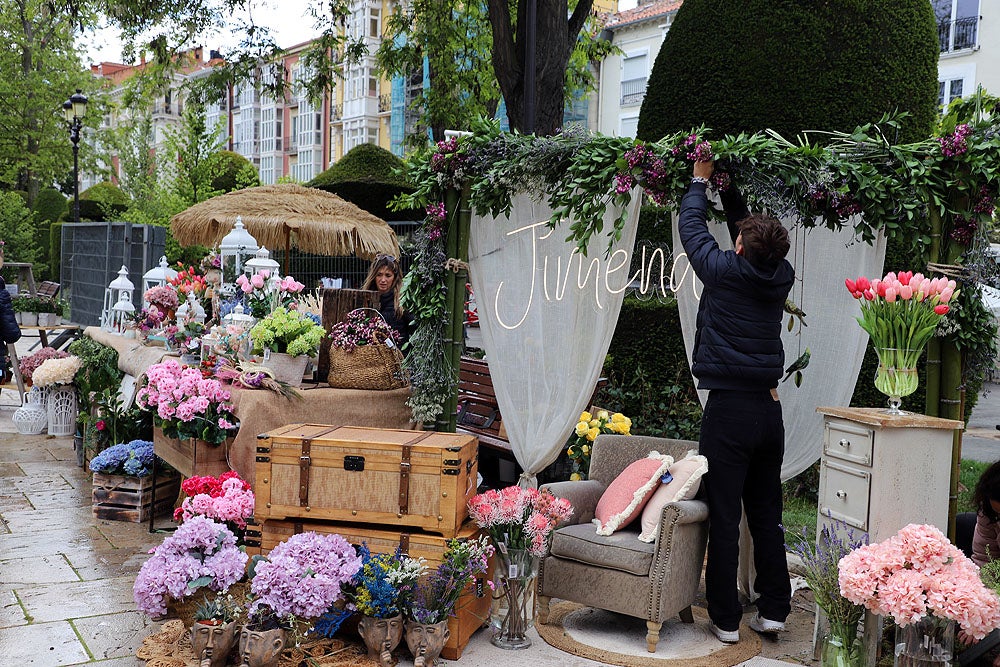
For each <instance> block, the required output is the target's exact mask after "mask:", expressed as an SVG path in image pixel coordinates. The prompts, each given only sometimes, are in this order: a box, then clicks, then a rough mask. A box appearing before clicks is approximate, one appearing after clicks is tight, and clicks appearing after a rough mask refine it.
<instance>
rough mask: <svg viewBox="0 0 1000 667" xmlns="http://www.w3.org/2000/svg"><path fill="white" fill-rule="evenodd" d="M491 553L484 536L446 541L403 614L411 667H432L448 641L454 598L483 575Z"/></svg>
mask: <svg viewBox="0 0 1000 667" xmlns="http://www.w3.org/2000/svg"><path fill="white" fill-rule="evenodd" d="M492 554H493V547H492V546H490V544H489V541H488V540H487V538H486V537H485V536H483V537H480V538H479V539H476V540H456V539H452V540H449V541H448V549H447V550H446V551H445V552H444V560H443V562H442V563H441V564H440V565H438V566H437V569H435V570H434V571H433V572H431V574H430V576H429V577H428V578H427V581H426V582H424V583H422V584H420V585H419V586H417V587H416V588H415V589H414V590H413V593H412V594H411V595H409V600H408V601H407V602H408V604H405V605H403V615H404V616H405V618H406V645H407V647H409V649H410V653H412V654H413V659H414V664H422V665H424V667H433V665H434V663H435V661H436V660H437V658H438V656H439V655H440V654H441V649H443V648H444V645H445V642H447V641H448V637H449V631H448V619H449V618H451V617H452V616H453V615H454V612H455V605H456V604H457V602H458V598H459V597H460V596H461V595H462V592H463V591H464V590H465V589H466V587H468V586H469V585H470V584H471V583H472V582H473V581H475V579H476V577H480V576H483V575H484V574H486V570H487V568H488V567H489V565H488V559H489V557H490V556H491V555H492Z"/></svg>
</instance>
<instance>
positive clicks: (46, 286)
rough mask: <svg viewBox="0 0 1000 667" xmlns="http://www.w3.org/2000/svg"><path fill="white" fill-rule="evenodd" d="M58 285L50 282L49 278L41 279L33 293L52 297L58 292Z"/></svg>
mask: <svg viewBox="0 0 1000 667" xmlns="http://www.w3.org/2000/svg"><path fill="white" fill-rule="evenodd" d="M59 287H60V285H59V283H56V282H52V281H51V280H43V281H42V282H40V283H38V287H37V289H36V290H35V293H36V294H37V295H38V296H44V297H48V298H50V299H54V298H55V297H56V295H57V294H59Z"/></svg>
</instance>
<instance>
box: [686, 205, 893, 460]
mask: <svg viewBox="0 0 1000 667" xmlns="http://www.w3.org/2000/svg"><path fill="white" fill-rule="evenodd" d="M783 222H784V224H785V226H786V227H788V228H789V234H788V236H789V241H790V242H791V249H790V250H789V251H788V257H787V259H788V261H789V262H791V263H792V266H794V267H795V285H794V287H792V292H791V294H789V295H788V296H789V298H790V299H791V300H792V301H794V302H795V303H796V304H797V305H798V306H799V307H800V308H801V309H802V310H803V311H804V312H805V313H806V318H805V321H806V324H807V325H808V326H805V327H800V326H799V325H798V323H797V322H796V325H795V327H794V329H793V330H792V332H789V331H788V329H787V328H782V334H781V338H782V342H783V343H784V346H785V367H786V368H787V367H788V366H789V365H790V364H791V363H792V362H793V361H795V360H796V359H797V358H798V357H799V355H800V354H801V353H802V352H803V351H805V349H806V348H809V350H810V352H811V355H812V356H811V360H810V362H809V366H808V368H806V369H805V370H804V371H803V372H802V385H801V386H799V387H796V386H795V382H794V378H789V379H788V380H787V381H785V382H781V383H779V384H778V395H779V396H780V398H781V405H782V413H783V415H784V420H785V459H784V465H783V466H782V468H781V478H782V479H783V480H787V479H791V478H792V477H795V476H796V475H798V474H799V473H800V472H802V471H803V470H805V469H806V468H808V467H809V466H810V465H812V464H813V462H814V461H816V460H817V459H818V458H819V456H820V453H821V452H822V449H823V418H822V415H820V414H818V413H817V412H816V408H817V407H820V406H846V405H848V404H849V403H850V400H851V395H852V394H853V393H854V385H855V381H856V380H857V379H858V371H859V370H860V369H861V361H862V359H863V358H864V353H865V347H866V346H867V345H868V334H867V333H865V332H864V330H863V329H862V328H861V327H860V326H859V325H858V324H857V322H855V321H854V318H855V317H856V316H857V315H859V314H860V309H859V307H858V304H857V302H856V301H855V300H854V297H852V296H851V295H850V294H849V293H848V292H847V289H846V288H845V287H844V279H845V278H851V279H854V278H857V277H858V276H861V275H864V276H868V277H869V278H873V277H875V276H876V275H879V276H880V275H881V270H882V264H883V262H884V261H885V237H884V236H883V235H881V234H879V236H878V238H877V240H876V242H875V243H874V244H873V245H868V244H866V243H864V242H861V241H856V240H855V237H854V233H853V231H852V229H851V227H852V225H850V224H848V225H847V226H845V228H844V229H842V230H841V231H839V232H833V231H830V230H828V229H826V228H819V227H817V228H814V229H811V230H806V229H803V228H802V227H801V226H795V227H793V225H792V223H791V222H790V221H789V220H784V221H783ZM708 224H709V229H710V230H711V231H712V234H713V236H714V237H715V238H716V240H717V241H718V242H719V247H721V248H722V249H723V250H729V249H732V247H733V245H732V242H731V241H730V239H729V232H728V229H727V227H726V225H725V223H714V222H709V223H708ZM673 236H674V248H675V253H674V255H675V260H674V274H673V284H672V287H674V288H675V290H676V296H677V303H678V308H679V310H680V320H681V330H682V331H683V334H684V346H685V348H686V350H687V355H688V363H689V364H690V362H691V350H692V347H693V345H694V333H695V318H696V316H697V313H698V295H700V294H701V289H702V285H701V281H700V280H697V278H695V276H694V271H693V270H691V268H690V265H689V264H688V263H687V258H686V256H683V255H682V253H683V247H682V246H681V242H680V239H679V238H678V236H677V220H676V216H675V218H674V233H673ZM787 319H788V316H787V314H786V317H785V323H786V324H787ZM871 380H872V379H871V378H861V380H860V381H861V382H865V381H871ZM699 395H700V397H701V402H702V405H704V403H705V400H706V399H707V397H708V394H707V392H699Z"/></svg>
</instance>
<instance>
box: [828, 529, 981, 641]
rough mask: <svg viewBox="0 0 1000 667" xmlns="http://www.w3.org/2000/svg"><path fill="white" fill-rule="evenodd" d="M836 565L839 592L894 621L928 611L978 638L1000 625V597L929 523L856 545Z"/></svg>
mask: <svg viewBox="0 0 1000 667" xmlns="http://www.w3.org/2000/svg"><path fill="white" fill-rule="evenodd" d="M838 567H839V573H838V582H839V584H840V594H841V595H843V596H844V597H845V598H847V599H848V600H850V601H851V602H854V603H855V604H861V605H864V606H865V607H866V608H868V609H869V610H870V611H872V612H873V613H875V614H878V615H880V616H892V617H893V619H895V621H896V624H897V625H900V626H906V625H912V624H914V623H916V622H918V621H920V620H921V619H922V618H924V617H925V616H933V617H935V618H938V619H948V620H951V621H955V622H956V623H958V625H959V626H960V627H961V629H962V630H964V631H965V633H966V634H967V635H968V636H970V637H972V638H975V639H977V640H978V639H982V638H983V637H985V636H986V635H987V634H989V633H990V632H991V631H992V630H993V629H994V628H996V627H998V626H1000V597H998V596H997V594H996V593H995V592H993V591H992V590H990V589H989V588H987V587H986V586H985V585H984V584H983V582H982V581H981V580H980V579H979V568H978V567H976V565H975V564H974V563H973V562H972V561H971V560H969V559H968V558H967V557H966V556H965V554H963V553H962V551H961V550H960V549H958V548H957V547H955V546H954V545H952V544H951V542H949V541H948V538H946V537H945V536H944V535H943V534H942V533H941V531H940V530H938V529H937V528H935V527H934V526H927V525H918V524H914V523H911V524H910V525H908V526H906V527H905V528H903V529H902V530H900V531H899V532H898V533H896V534H895V535H894V536H892V537H890V538H889V539H887V540H884V541H882V542H879V543H878V544H871V545H867V546H863V547H860V548H858V549H855V550H854V551H852V552H851V553H849V554H847V555H846V556H844V557H843V558H841V559H840V563H839V565H838Z"/></svg>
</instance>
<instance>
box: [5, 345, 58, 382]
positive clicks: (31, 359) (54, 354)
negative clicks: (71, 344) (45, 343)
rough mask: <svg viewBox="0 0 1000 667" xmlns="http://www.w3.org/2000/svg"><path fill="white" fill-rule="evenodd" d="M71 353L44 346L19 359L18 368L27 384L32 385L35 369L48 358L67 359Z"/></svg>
mask: <svg viewBox="0 0 1000 667" xmlns="http://www.w3.org/2000/svg"><path fill="white" fill-rule="evenodd" d="M68 356H69V355H68V354H66V353H65V352H63V351H62V350H57V349H55V348H54V347H43V348H42V349H40V350H38V351H37V352H33V353H31V354H29V355H28V356H26V357H23V358H21V359H20V360H19V361H18V365H17V367H18V370H19V371H21V379H22V380H24V384H25V385H26V386H29V387H30V386H32V384H33V383H34V380H33V376H34V373H35V371H36V370H37V369H38V367H39V366H41V365H42V362H43V361H45V360H46V359H65V358H66V357H68Z"/></svg>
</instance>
